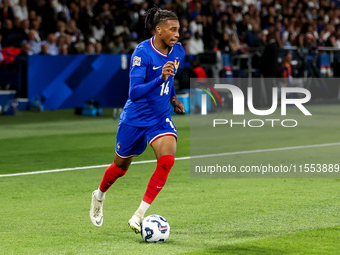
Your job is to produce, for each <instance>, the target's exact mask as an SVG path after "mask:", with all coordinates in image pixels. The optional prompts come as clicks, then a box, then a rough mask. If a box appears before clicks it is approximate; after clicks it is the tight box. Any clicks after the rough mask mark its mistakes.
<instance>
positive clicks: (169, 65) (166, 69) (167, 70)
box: [162, 61, 175, 81]
mask: <svg viewBox="0 0 340 255" xmlns="http://www.w3.org/2000/svg"><path fill="white" fill-rule="evenodd" d="M174 70H175V62H173V61H168V62H166V63H165V65H164V66H163V69H162V79H163V80H164V81H166V80H167V79H168V78H169V76H170V75H172V76H174V75H175V74H174Z"/></svg>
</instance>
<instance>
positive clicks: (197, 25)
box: [189, 15, 203, 35]
mask: <svg viewBox="0 0 340 255" xmlns="http://www.w3.org/2000/svg"><path fill="white" fill-rule="evenodd" d="M189 27H190V29H191V31H192V32H193V33H195V32H199V33H200V35H203V25H202V16H201V15H196V17H195V19H194V20H192V21H191V22H190V24H189Z"/></svg>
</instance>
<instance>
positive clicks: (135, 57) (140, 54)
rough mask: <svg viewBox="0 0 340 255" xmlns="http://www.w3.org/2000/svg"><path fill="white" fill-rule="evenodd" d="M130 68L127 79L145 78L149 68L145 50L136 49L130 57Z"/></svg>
mask: <svg viewBox="0 0 340 255" xmlns="http://www.w3.org/2000/svg"><path fill="white" fill-rule="evenodd" d="M130 64H131V65H130V66H131V68H130V75H129V77H130V78H131V77H134V78H137V77H141V78H145V76H146V70H147V68H148V66H149V56H148V54H146V50H145V48H142V47H137V48H136V49H135V51H134V52H133V54H132V56H131V63H130Z"/></svg>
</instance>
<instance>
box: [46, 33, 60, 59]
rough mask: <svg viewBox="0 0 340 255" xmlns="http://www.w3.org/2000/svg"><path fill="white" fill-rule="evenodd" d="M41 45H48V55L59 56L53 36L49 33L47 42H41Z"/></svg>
mask: <svg viewBox="0 0 340 255" xmlns="http://www.w3.org/2000/svg"><path fill="white" fill-rule="evenodd" d="M42 44H47V45H48V54H49V55H52V56H55V55H58V54H59V49H58V47H57V44H56V38H55V34H53V33H50V34H48V36H47V40H45V41H43V42H42Z"/></svg>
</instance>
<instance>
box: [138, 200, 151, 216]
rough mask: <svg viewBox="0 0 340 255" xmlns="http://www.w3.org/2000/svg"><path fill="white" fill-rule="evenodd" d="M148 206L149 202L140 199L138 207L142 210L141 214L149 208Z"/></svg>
mask: <svg viewBox="0 0 340 255" xmlns="http://www.w3.org/2000/svg"><path fill="white" fill-rule="evenodd" d="M149 207H150V204H148V203H147V202H144V201H143V200H142V202H141V203H140V205H139V208H138V209H141V210H142V211H143V214H145V213H146V211H147V210H148V209H149ZM143 216H144V215H143Z"/></svg>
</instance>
